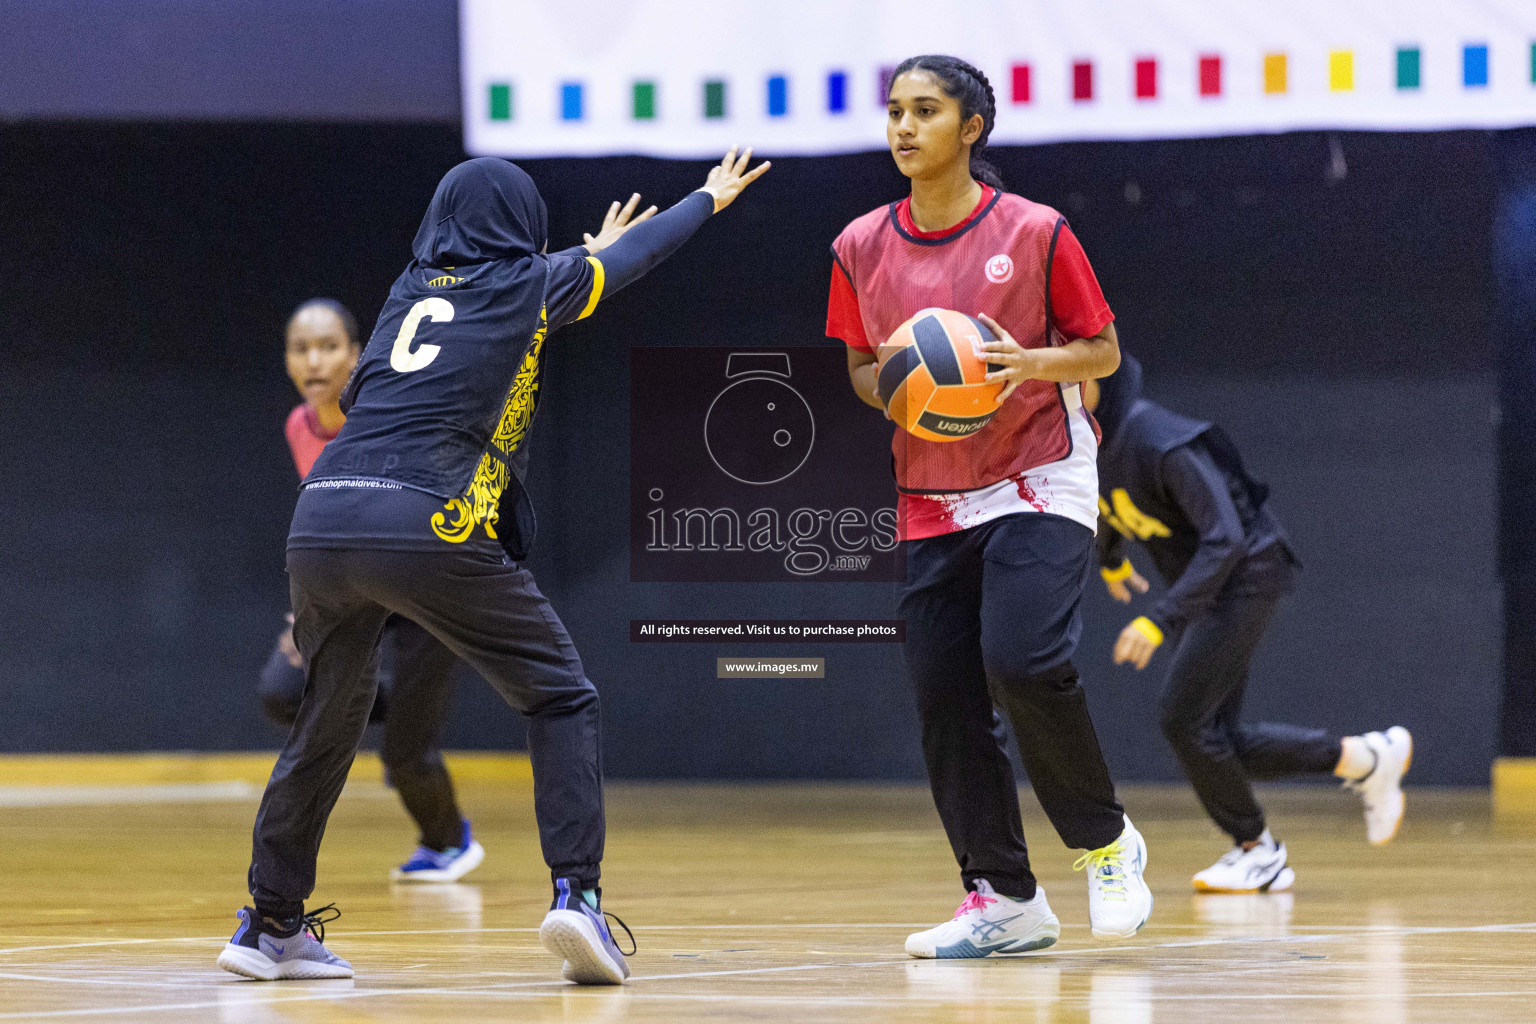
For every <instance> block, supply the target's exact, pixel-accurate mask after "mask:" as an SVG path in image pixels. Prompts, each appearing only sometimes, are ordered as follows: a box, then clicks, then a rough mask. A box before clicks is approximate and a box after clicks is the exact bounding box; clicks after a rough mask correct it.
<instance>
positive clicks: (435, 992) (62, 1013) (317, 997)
mask: <svg viewBox="0 0 1536 1024" xmlns="http://www.w3.org/2000/svg"><path fill="white" fill-rule="evenodd" d="M678 927H682V926H678ZM1532 928H1536V922H1522V923H1519V924H1505V925H1498V924H1492V925H1467V926H1453V927H1413V928H1398V929H1394V930H1392V931H1391V932H1383V931H1381V930H1379V929H1378V930H1375V931H1373V932H1370V933H1362V932H1360V931H1350V932H1336V933H1329V934H1324V935H1277V936H1236V937H1231V938H1214V939H1203V940H1197V941H1193V942H1165V943H1152V944H1148V945H1141V946H1123V945H1113V946H1096V947H1088V948H1085V949H1072V950H1042V951H1040V952H1037V953H1031V954H1021V955H1019V956H1018V957H1004V958H1002V959H1020V960H1025V959H1034V960H1045V959H1059V958H1062V957H1070V956H1084V955H1100V954H1106V953H1118V954H1126V953H1130V952H1132V951H1135V950H1159V949H1191V948H1200V947H1210V946H1219V945H1240V944H1250V943H1260V942H1293V943H1295V942H1319V941H1338V940H1342V939H1352V938H1359V937H1361V935H1362V934H1375V935H1383V934H1395V935H1399V936H1401V937H1404V938H1411V937H1414V936H1420V935H1437V934H1453V933H1468V932H1485V933H1486V932H1516V931H1525V930H1529V929H1532ZM183 941H190V940H183ZM913 962H915V961H913V960H911V959H910V958H907V957H891V958H888V959H882V960H868V961H855V962H838V963H811V964H790V965H784V966H779V967H756V968H739V969H733V970H724V971H687V972H682V973H674V974H653V975H641V976H638V977H636V978H633V979H631V984H630V985H629V986H626V988H625V992H626V996H627V997H631V998H643V999H650V1000H665V999H674V1000H684V999H690V1000H692V999H697V1000H708V999H714V1000H717V1001H724V1002H736V1001H741V1000H750V1001H754V1002H759V1003H771V1002H798V1001H800V1000H803V999H805V998H812V999H815V1000H817V1001H819V1002H821V1003H824V1004H825V1003H828V1002H836V1003H838V1004H839V1005H844V1004H846V1005H850V1006H852V1005H864V1006H879V1005H887V1004H893V1003H897V1002H906V1001H910V1000H911V999H912V996H911V995H910V994H908V995H903V996H902V997H901V998H900V999H899V1000H898V999H894V998H893V999H891V1000H880V999H871V998H870V997H864V996H854V997H827V998H823V997H791V996H775V995H770V994H767V993H753V994H750V995H749V994H745V993H713V994H709V993H666V992H646V991H644V989H636V988H635V985H637V984H643V983H646V982H657V981H687V980H694V979H705V978H720V977H733V976H734V977H740V976H746V975H766V974H782V973H792V972H800V971H825V970H836V969H839V968H841V969H844V970H848V969H854V968H868V967H890V966H897V965H902V964H908V963H913ZM0 977H5V978H11V979H12V980H29V981H42V982H47V983H53V984H118V985H125V986H127V985H132V984H133V983H125V982H122V981H120V980H115V979H114V980H110V981H103V980H101V979H89V978H69V977H57V976H46V975H43V976H23V975H19V974H16V975H13V974H11V973H10V972H6V973H0ZM220 980H222V979H220ZM225 984H226V985H238V986H240V987H241V988H245V987H246V986H247V985H255V984H260V983H257V982H225ZM319 984H324V983H323V982H322V983H319ZM162 986H163V983H139V987H162ZM178 987H179V986H178ZM540 990H542V991H540ZM574 991H577V990H573V989H572V986H570V985H568V984H566V983H565V982H563V981H554V980H550V981H536V982H513V983H508V984H505V985H481V986H465V987H434V988H400V987H398V986H391V987H389V988H380V989H363V990H357V989H348V990H345V991H330V992H323V991H322V992H313V993H302V994H292V995H288V994H278V993H274V994H273V995H272V996H270V997H267V996H258V995H257V994H256V993H255V992H252V993H250V996H251V1001H252V1002H253V1003H254V1002H260V1003H264V1004H265V1003H287V1002H316V1001H327V1000H351V999H369V998H379V997H383V996H408V997H409V996H450V997H456V998H463V997H467V996H482V997H499V998H542V997H545V996H551V995H561V996H569V995H571V994H573V992H574ZM1401 995H1402V996H1403V997H1405V998H1413V999H1427V998H1441V999H1453V998H1509V997H1526V996H1536V990H1509V991H1481V992H1417V993H1416V992H1405V993H1401ZM1355 997H1356V994H1353V993H1339V992H1335V993H1268V994H1255V995H1254V996H1252V997H1251V998H1254V999H1288V1000H1314V1001H1315V1000H1320V999H1340V1000H1342V999H1350V998H1355ZM1152 998H1154V999H1161V1000H1164V1001H1173V1000H1183V1001H1191V1000H1210V999H1218V998H1231V994H1230V993H1219V994H1200V995H1190V996H1179V995H1175V994H1168V995H1160V996H1153V997H1152ZM1029 1001H1031V1002H1033V1001H1037V1000H1029ZM224 1005H227V1001H225V1000H215V1001H212V1002H206V1001H205V1002H199V1003H174V1004H172V1003H162V1004H154V1005H149V1006H135V1007H113V1008H102V1009H79V1010H56V1011H43V1012H41V1013H38V1012H33V1013H26V1012H20V1013H0V1020H16V1019H22V1018H54V1017H92V1016H95V1017H100V1016H105V1015H108V1014H114V1013H118V1014H125V1013H134V1014H138V1013H152V1012H171V1011H174V1010H182V1009H186V1010H192V1009H207V1008H216V1007H220V1006H224Z"/></svg>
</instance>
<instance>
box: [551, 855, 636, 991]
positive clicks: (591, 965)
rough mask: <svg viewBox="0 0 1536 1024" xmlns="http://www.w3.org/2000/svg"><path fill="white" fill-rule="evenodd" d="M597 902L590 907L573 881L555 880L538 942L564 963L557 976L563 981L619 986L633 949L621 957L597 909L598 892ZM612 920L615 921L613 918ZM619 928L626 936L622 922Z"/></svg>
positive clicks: (599, 904)
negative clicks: (553, 899)
mask: <svg viewBox="0 0 1536 1024" xmlns="http://www.w3.org/2000/svg"><path fill="white" fill-rule="evenodd" d="M598 899H599V903H598V905H597V906H596V907H594V906H592V905H591V904H589V903H588V902H587V901H586V899H584V898H583V897H582V895H581V891H580V890H579V889H578V888H576V882H575V879H572V878H557V879H555V902H554V905H553V906H551V907H550V908H549V913H548V914H546V915H544V924H543V925H541V926H540V927H539V941H540V942H541V943H543V944H544V948H545V949H547V950H549V951H550V952H551V953H553V954H555V955H556V956H558V957H562V958H563V959H564V960H565V966H564V968H563V969H562V970H561V972H560V976H561V977H562V978H564V979H565V980H566V981H574V982H576V983H577V984H578V985H622V984H624V979H626V978H628V977H629V964H627V963H625V962H624V958H625V957H626V956H629V955H630V954H632V953H634V949H633V948H631V949H630V951H629V953H625V952H623V951H622V950H620V949H619V947H618V944H617V943H616V942H614V941H613V933H612V932H611V931H609V930H608V922H607V921H606V920H604V917H605V915H604V914H603V912H602V909H601V907H602V903H601V892H599V894H598ZM606 916H612V915H606ZM614 920H615V921H619V919H618V918H617V917H614ZM619 925H620V927H622V928H623V929H624V931H625V933H627V934H628V933H629V927H628V926H627V925H625V924H624V922H623V921H619ZM629 941H630V942H631V944H633V942H634V941H635V937H634V935H633V934H629Z"/></svg>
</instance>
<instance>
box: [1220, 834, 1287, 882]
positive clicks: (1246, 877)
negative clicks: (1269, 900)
mask: <svg viewBox="0 0 1536 1024" xmlns="http://www.w3.org/2000/svg"><path fill="white" fill-rule="evenodd" d="M1295 884H1296V873H1295V872H1294V871H1292V870H1291V869H1290V868H1288V867H1286V865H1285V844H1284V843H1277V842H1275V840H1274V837H1273V836H1271V835H1270V834H1269V829H1265V830H1264V834H1263V835H1262V836H1260V837H1259V843H1258V845H1257V846H1255V847H1254V848H1253V849H1251V850H1245V849H1243V848H1242V847H1241V846H1234V847H1232V849H1230V850H1228V851H1227V852H1226V853H1225V854H1223V855H1222V858H1221V860H1218V861H1217V862H1216V863H1215V864H1212V865H1211V866H1210V867H1208V868H1206V869H1205V870H1204V871H1202V872H1200V873H1199V874H1197V875H1195V891H1196V892H1281V891H1282V890H1285V889H1289V888H1290V887H1291V886H1292V885H1295Z"/></svg>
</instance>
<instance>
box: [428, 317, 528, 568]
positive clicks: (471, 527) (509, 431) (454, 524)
mask: <svg viewBox="0 0 1536 1024" xmlns="http://www.w3.org/2000/svg"><path fill="white" fill-rule="evenodd" d="M548 334H549V321H548V314H547V311H546V310H543V309H541V310H539V329H538V330H537V331H535V332H534V335H533V344H531V345H529V346H528V352H527V353H526V354H525V355H524V356H523V365H522V366H520V367H519V368H518V371H517V376H516V377H515V378H513V380H512V387H511V388H510V389H508V391H507V400H506V403H505V404H503V405H502V407H501V420H500V421H499V422H498V423H497V425H496V432H495V433H494V434H493V435H491V443H492V444H493V445H495V446H496V448H497V450H498V451H500V452H501V454H502V455H503V456H505V457H506V458H508V459H510V458H511V457H512V453H513V452H515V451H517V449H518V446H519V445H521V444H522V443H523V439H524V438H525V437H527V436H528V427H529V426H530V425H531V424H532V423H533V410H534V407H535V406H536V405H537V404H538V391H539V368H540V365H541V364H540V362H539V354H540V353H541V352H542V351H543V349H544V338H545V337H546V336H547V335H548ZM510 477H511V472H510V470H508V469H507V464H506V463H505V462H503V461H502V460H501V459H498V458H496V457H495V456H493V455H491V453H490V452H486V453H485V454H484V455H482V456H480V465H479V466H477V467H476V468H475V476H474V479H473V480H471V481H470V484H469V489H468V490H467V491H465V492H464V496H463V497H461V498H454V499H453V500H452V501H450V502H448V504H446V505H444V506H443V511H442V512H437V513H435V514H434V515H433V516H432V532H433V533H435V534H437V536H438V537H440V538H441V539H443V540H445V541H448V542H449V543H450V544H462V543H464V542H465V541H466V540H468V539H469V538H470V536H471V535H473V534H474V532H475V527H476V526H484V527H485V535H486V536H487V537H489V538H491V539H492V540H496V539H497V537H496V520H497V517H498V515H499V514H500V503H501V495H502V492H503V491H505V490H506V489H507V484H508V483H509V482H510Z"/></svg>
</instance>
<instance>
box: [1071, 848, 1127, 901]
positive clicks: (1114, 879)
mask: <svg viewBox="0 0 1536 1024" xmlns="http://www.w3.org/2000/svg"><path fill="white" fill-rule="evenodd" d="M1087 866H1091V867H1092V869H1093V873H1094V875H1095V876H1096V877H1097V878H1098V880H1099V895H1100V896H1101V897H1102V898H1103V899H1109V900H1123V899H1125V839H1124V837H1122V838H1120V839H1116V840H1115V841H1114V842H1112V843H1110V844H1109V845H1108V846H1102V847H1100V848H1099V849H1097V850H1089V851H1088V852H1087V853H1085V854H1083V855H1082V856H1081V857H1079V858H1077V860H1076V861H1074V862H1073V864H1072V870H1073V871H1081V870H1083V868H1084V867H1087Z"/></svg>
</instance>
